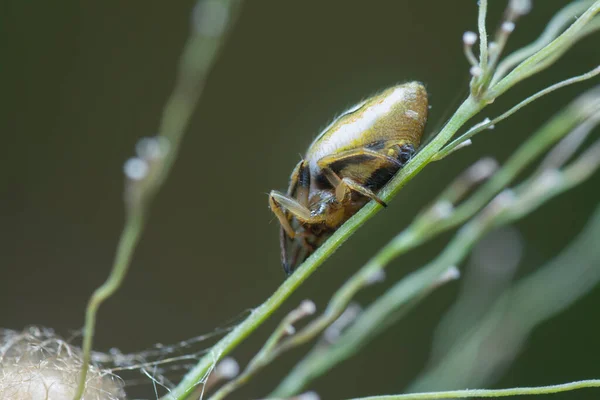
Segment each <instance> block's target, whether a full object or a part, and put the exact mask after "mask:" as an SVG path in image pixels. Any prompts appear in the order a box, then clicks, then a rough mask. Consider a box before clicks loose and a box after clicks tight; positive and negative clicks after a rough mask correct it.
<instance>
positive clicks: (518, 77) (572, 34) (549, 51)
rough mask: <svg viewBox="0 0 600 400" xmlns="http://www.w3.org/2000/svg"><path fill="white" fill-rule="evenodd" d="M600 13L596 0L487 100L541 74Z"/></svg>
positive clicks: (598, 3)
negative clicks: (532, 76)
mask: <svg viewBox="0 0 600 400" xmlns="http://www.w3.org/2000/svg"><path fill="white" fill-rule="evenodd" d="M598 12H600V0H596V1H595V2H594V4H592V5H591V6H590V7H589V8H588V9H587V10H586V11H585V12H584V13H583V14H582V15H581V17H579V18H578V19H577V20H576V21H575V22H573V24H571V26H569V27H568V28H567V29H566V30H565V31H564V32H563V33H562V34H561V35H560V36H558V37H557V38H556V39H554V40H553V41H552V42H550V43H548V44H547V45H546V46H544V47H543V48H542V49H541V50H539V51H537V52H536V53H535V54H533V55H532V56H530V57H529V58H527V59H526V60H525V61H523V62H521V63H520V64H519V65H518V66H517V67H516V68H515V69H513V70H512V71H511V72H510V73H509V74H508V75H506V76H505V77H504V78H502V79H501V80H500V81H499V82H498V83H497V84H495V85H494V86H492V87H491V88H490V89H489V90H488V92H487V93H486V95H485V97H486V99H489V100H493V99H495V98H497V97H498V96H499V95H501V94H502V93H504V92H505V91H507V90H508V89H510V88H511V87H513V86H514V85H516V84H517V83H519V82H521V81H523V80H525V79H527V78H528V77H530V76H531V75H533V74H535V73H537V72H540V71H541V70H543V69H544V68H547V67H548V66H550V65H552V64H553V63H554V62H555V61H556V60H557V59H558V58H559V57H560V56H562V55H563V54H564V53H565V52H566V51H567V50H568V49H569V48H571V46H572V45H573V44H574V43H575V42H576V40H577V39H578V38H580V36H579V35H580V32H581V31H582V30H583V29H584V28H585V27H586V25H587V24H588V23H589V22H590V21H591V20H592V19H593V18H594V16H595V15H596V14H598Z"/></svg>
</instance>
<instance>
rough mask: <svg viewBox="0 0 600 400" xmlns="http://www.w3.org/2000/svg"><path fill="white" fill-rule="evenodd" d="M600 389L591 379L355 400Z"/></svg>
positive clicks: (431, 399) (428, 399) (425, 399)
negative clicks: (553, 383) (557, 383)
mask: <svg viewBox="0 0 600 400" xmlns="http://www.w3.org/2000/svg"><path fill="white" fill-rule="evenodd" d="M596 387H600V379H589V380H583V381H575V382H569V383H563V384H561V385H550V386H538V387H519V388H511V389H466V390H450V391H446V392H431V393H414V394H398V395H387V396H370V397H360V398H356V399H353V400H435V399H455V398H458V399H465V398H474V397H507V396H526V395H540V394H552V393H561V392H569V391H572V390H578V389H585V388H596Z"/></svg>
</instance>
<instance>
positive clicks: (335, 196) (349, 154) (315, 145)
mask: <svg viewBox="0 0 600 400" xmlns="http://www.w3.org/2000/svg"><path fill="white" fill-rule="evenodd" d="M427 111H428V106H427V92H426V91H425V88H424V87H423V85H421V84H420V83H418V82H409V83H405V84H402V85H397V86H394V87H391V88H389V89H386V90H384V91H383V92H381V93H379V94H377V95H375V96H373V97H371V98H369V99H367V100H365V101H362V102H360V103H358V104H357V105H355V106H354V107H352V108H350V109H349V110H347V111H346V112H344V113H343V114H342V115H340V116H339V117H338V118H337V119H336V120H335V121H333V122H332V123H331V124H330V125H329V126H328V127H327V128H325V129H324V130H323V132H321V134H319V136H317V138H316V139H315V140H314V141H313V142H312V144H311V145H310V147H309V148H308V151H307V152H306V156H305V157H304V159H303V160H301V161H300V162H299V163H298V165H296V168H294V171H293V172H292V176H291V178H290V186H289V188H288V191H287V194H283V193H280V192H277V191H275V190H273V191H271V193H270V195H269V205H270V207H271V210H272V211H273V213H275V215H276V216H277V218H278V219H279V222H280V224H281V230H280V243H281V262H282V263H283V268H284V270H285V272H286V273H287V274H291V273H292V272H293V271H294V269H295V268H296V267H297V266H298V265H299V264H300V263H301V262H303V261H304V260H305V259H306V258H307V257H308V256H310V255H311V254H312V253H313V252H314V251H315V250H316V249H317V248H318V247H319V246H320V245H321V244H322V243H323V242H324V241H325V240H326V239H327V238H328V237H329V236H331V234H332V233H333V232H335V230H336V229H338V228H339V227H340V226H341V225H342V224H343V223H344V222H346V221H347V220H348V219H349V218H350V217H351V216H352V215H354V214H355V213H356V212H357V211H358V210H360V209H361V208H362V207H363V206H364V205H365V204H366V203H367V202H368V201H369V200H370V199H372V200H375V201H377V202H378V203H379V204H381V205H383V206H385V205H386V204H385V203H384V202H383V201H382V200H381V199H380V198H379V197H377V192H378V191H379V190H380V189H381V188H382V187H383V186H385V184H386V183H388V182H389V180H390V179H391V178H392V177H393V176H394V174H396V172H398V170H399V169H400V168H402V166H403V165H404V164H406V163H407V162H408V160H410V158H411V157H412V156H413V154H414V153H415V149H416V148H417V147H418V145H419V142H420V141H421V136H422V134H423V130H424V128H425V122H426V121H427Z"/></svg>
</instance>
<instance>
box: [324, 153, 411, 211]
mask: <svg viewBox="0 0 600 400" xmlns="http://www.w3.org/2000/svg"><path fill="white" fill-rule="evenodd" d="M365 157H369V158H379V159H383V160H385V161H387V162H389V164H392V165H394V166H397V167H400V165H399V164H400V163H399V161H398V160H396V159H395V158H392V157H389V156H386V155H385V154H381V153H378V152H376V151H373V150H370V149H366V148H360V149H354V150H348V151H344V152H342V153H339V154H333V155H329V156H325V157H323V158H321V159H319V161H317V164H318V165H319V167H321V169H322V170H323V173H324V174H325V177H326V178H327V180H328V181H329V183H331V185H332V186H333V187H334V188H335V197H336V198H337V200H338V201H342V200H343V199H344V197H345V196H346V194H347V193H348V191H350V190H353V191H355V192H358V193H360V194H362V195H363V196H366V197H368V198H370V199H373V200H375V201H376V202H378V203H379V204H381V205H382V206H384V207H387V204H385V202H384V201H383V200H381V199H380V198H379V197H378V196H377V195H376V194H375V193H373V191H372V190H371V189H369V188H367V187H365V186H364V185H361V184H360V183H358V182H356V181H354V180H352V179H350V178H348V177H344V178H341V177H340V176H338V175H337V174H336V173H335V172H334V171H333V168H332V166H334V165H335V164H336V163H341V164H344V165H346V164H348V165H349V164H358V163H360V162H362V161H364V159H365Z"/></svg>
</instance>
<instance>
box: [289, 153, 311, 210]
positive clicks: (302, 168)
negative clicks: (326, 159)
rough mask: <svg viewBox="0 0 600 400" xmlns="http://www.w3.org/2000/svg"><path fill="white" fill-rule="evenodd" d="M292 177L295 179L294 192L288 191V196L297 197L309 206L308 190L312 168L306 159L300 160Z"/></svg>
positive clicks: (301, 202)
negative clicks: (310, 168)
mask: <svg viewBox="0 0 600 400" xmlns="http://www.w3.org/2000/svg"><path fill="white" fill-rule="evenodd" d="M292 177H293V178H292V179H293V180H294V181H295V185H294V193H288V196H290V197H293V198H295V199H296V200H298V202H299V203H300V204H302V205H304V206H306V207H308V192H309V189H310V170H309V168H308V163H307V162H306V161H304V160H302V161H300V162H299V163H298V165H297V166H296V168H295V169H294V172H293V173H292Z"/></svg>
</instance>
